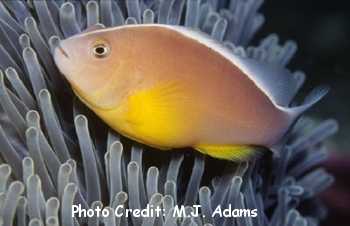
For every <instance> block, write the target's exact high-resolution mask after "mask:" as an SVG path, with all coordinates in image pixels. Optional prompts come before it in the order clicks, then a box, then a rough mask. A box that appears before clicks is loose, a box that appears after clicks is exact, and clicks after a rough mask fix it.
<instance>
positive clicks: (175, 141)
mask: <svg viewBox="0 0 350 226" xmlns="http://www.w3.org/2000/svg"><path fill="white" fill-rule="evenodd" d="M54 61H55V63H56V65H57V67H58V69H59V70H60V72H61V74H62V75H63V76H64V77H65V78H66V79H67V80H68V82H69V83H70V85H71V87H72V89H73V91H74V93H75V94H76V96H77V97H78V98H79V99H80V100H81V101H82V102H83V103H84V104H85V105H86V106H87V107H89V108H90V109H91V110H92V111H93V112H95V113H96V115H98V116H99V117H100V118H101V119H102V120H103V121H104V122H105V123H106V124H107V125H109V126H110V127H111V128H112V129H114V130H115V131H117V132H118V133H120V134H122V135H124V136H126V137H128V138H130V139H132V140H134V141H136V142H139V143H142V144H145V145H148V146H151V147H156V148H159V149H160V150H173V149H177V148H183V147H192V148H194V149H195V150H197V151H199V152H202V153H204V154H207V155H210V156H212V157H214V158H219V159H225V160H231V161H235V162H243V161H252V160H254V159H257V158H259V157H261V156H262V155H263V154H264V153H265V151H266V150H267V149H269V150H271V151H272V152H274V153H275V154H276V155H277V156H280V155H281V154H282V152H283V150H284V147H285V139H286V136H287V134H288V131H290V129H291V127H292V125H293V124H294V123H295V122H296V121H297V119H298V118H299V117H300V115H301V114H302V113H303V112H304V111H306V110H307V109H308V108H309V107H311V106H312V105H314V104H315V103H316V102H318V101H319V100H320V99H321V98H322V97H323V96H324V95H325V94H326V93H327V92H328V89H329V88H328V86H325V85H321V86H319V87H316V88H315V89H313V90H312V91H311V93H310V94H309V95H308V96H307V97H306V99H305V101H304V102H303V104H302V105H300V106H296V107H289V104H290V102H291V99H292V98H293V96H294V94H295V92H296V89H297V88H296V79H295V78H294V76H293V74H292V73H291V72H290V71H289V70H288V69H286V68H284V67H282V66H278V65H276V64H272V63H266V62H261V61H258V60H254V59H250V58H244V57H241V56H239V55H237V54H235V53H234V52H233V51H232V50H230V49H229V48H228V47H226V46H225V45H224V44H222V43H221V42H220V41H218V40H215V39H214V38H212V37H211V36H209V35H207V34H205V33H203V32H201V31H198V30H195V29H191V28H187V27H184V26H175V25H161V24H135V25H125V26H119V27H112V28H103V27H101V25H95V26H91V27H89V28H88V29H87V30H85V31H83V32H82V33H80V34H77V35H75V36H72V37H69V38H67V39H65V40H61V41H60V42H59V45H58V47H57V48H56V49H55V50H54Z"/></svg>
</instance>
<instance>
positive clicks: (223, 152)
mask: <svg viewBox="0 0 350 226" xmlns="http://www.w3.org/2000/svg"><path fill="white" fill-rule="evenodd" d="M194 148H195V149H196V150H197V151H199V152H202V153H204V154H207V155H210V156H213V157H215V158H220V159H226V160H231V161H235V162H246V161H252V160H255V159H257V158H260V157H261V156H262V155H263V154H264V153H265V150H266V149H265V148H263V147H260V146H250V145H239V146H225V145H223V146H219V145H199V146H196V147H194Z"/></svg>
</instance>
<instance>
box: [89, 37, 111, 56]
mask: <svg viewBox="0 0 350 226" xmlns="http://www.w3.org/2000/svg"><path fill="white" fill-rule="evenodd" d="M110 51H111V48H110V45H109V43H108V42H107V41H106V40H98V41H95V42H94V44H93V45H92V47H91V53H92V55H93V56H95V57H97V58H105V57H107V56H108V55H109V53H110Z"/></svg>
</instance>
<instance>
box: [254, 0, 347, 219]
mask: <svg viewBox="0 0 350 226" xmlns="http://www.w3.org/2000/svg"><path fill="white" fill-rule="evenodd" d="M260 11H261V12H262V13H263V14H264V15H265V17H266V21H265V24H264V26H263V28H262V30H261V31H260V32H259V33H258V35H257V37H256V39H255V40H254V42H255V43H257V40H259V39H261V38H263V37H266V36H267V35H268V34H269V33H271V32H273V33H277V34H278V35H279V37H280V41H281V42H282V43H284V42H285V41H286V40H288V39H292V40H295V41H296V42H297V43H298V51H297V53H296V55H295V56H294V58H293V59H292V61H291V62H290V63H289V65H287V67H288V68H289V69H291V71H295V70H302V71H304V72H305V73H306V75H307V80H306V84H305V85H304V87H303V89H302V90H301V91H302V94H301V95H300V96H301V97H303V96H305V95H306V94H307V93H308V92H309V91H310V90H311V89H312V88H313V87H315V86H317V85H319V84H328V85H329V86H330V88H331V90H330V93H329V94H328V95H327V96H326V97H325V98H324V99H323V100H322V101H321V102H319V103H317V105H316V106H315V107H313V108H312V109H311V110H310V111H308V114H309V115H313V116H315V117H319V118H320V119H327V118H335V119H337V120H338V121H339V125H340V130H339V132H338V133H337V134H336V135H334V136H333V137H331V138H330V140H329V142H328V145H329V146H330V149H329V152H330V160H328V161H327V162H326V163H325V165H324V166H325V167H326V168H327V169H328V171H330V172H332V173H333V174H334V175H335V178H336V182H335V185H333V186H332V187H331V188H330V189H328V190H327V191H325V192H324V193H323V194H322V196H321V197H322V199H323V201H324V202H325V203H326V206H327V207H328V209H329V216H328V218H327V220H326V221H325V222H323V223H322V224H323V225H350V178H349V177H350V1H348V0H328V1H327V0H280V1H277V0H276V1H274V0H266V1H265V3H264V4H263V6H262V8H261V10H260ZM254 42H253V43H254Z"/></svg>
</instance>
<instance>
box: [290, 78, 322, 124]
mask: <svg viewBox="0 0 350 226" xmlns="http://www.w3.org/2000/svg"><path fill="white" fill-rule="evenodd" d="M328 91H329V86H326V85H322V86H318V87H316V88H315V89H313V90H312V91H311V93H310V94H309V95H308V96H307V97H306V98H305V100H304V102H303V104H302V105H300V106H297V107H293V108H288V112H289V113H290V114H291V116H292V118H293V119H294V120H295V119H297V118H298V117H299V116H300V115H301V114H302V113H304V112H305V111H306V110H307V109H309V108H310V107H311V106H312V105H314V104H315V103H317V102H318V101H319V100H321V99H322V98H323V97H324V96H325V95H326V94H327V93H328Z"/></svg>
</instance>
